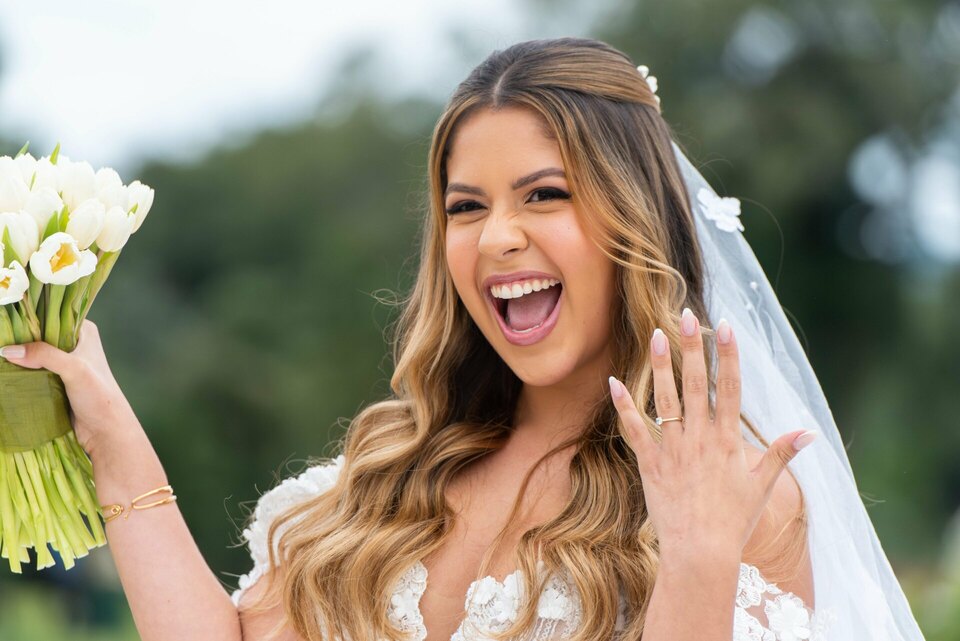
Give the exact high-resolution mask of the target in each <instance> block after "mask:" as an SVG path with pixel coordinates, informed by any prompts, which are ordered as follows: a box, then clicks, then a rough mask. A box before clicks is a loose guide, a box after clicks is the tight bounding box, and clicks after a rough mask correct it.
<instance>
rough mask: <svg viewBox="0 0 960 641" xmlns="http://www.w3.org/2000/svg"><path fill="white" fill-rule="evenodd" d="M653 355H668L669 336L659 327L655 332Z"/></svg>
mask: <svg viewBox="0 0 960 641" xmlns="http://www.w3.org/2000/svg"><path fill="white" fill-rule="evenodd" d="M653 353H654V354H657V355H658V356H663V355H664V354H666V353H667V335H666V334H664V333H663V330H662V329H660V328H659V327H658V328H656V329H655V330H653Z"/></svg>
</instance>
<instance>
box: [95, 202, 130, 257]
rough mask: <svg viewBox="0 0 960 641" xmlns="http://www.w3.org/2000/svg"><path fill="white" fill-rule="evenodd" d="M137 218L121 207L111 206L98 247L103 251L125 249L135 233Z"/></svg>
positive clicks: (98, 239) (105, 218) (98, 238)
mask: <svg viewBox="0 0 960 641" xmlns="http://www.w3.org/2000/svg"><path fill="white" fill-rule="evenodd" d="M135 222H136V218H135V217H134V215H133V214H128V213H127V211H126V210H125V209H122V208H121V207H111V208H110V209H108V210H107V214H106V216H105V217H104V219H103V229H102V230H101V231H100V235H99V236H97V247H99V248H100V249H102V250H103V251H108V252H116V251H120V250H121V249H123V246H124V245H126V244H127V241H128V240H129V239H130V234H132V233H133V225H134V223H135Z"/></svg>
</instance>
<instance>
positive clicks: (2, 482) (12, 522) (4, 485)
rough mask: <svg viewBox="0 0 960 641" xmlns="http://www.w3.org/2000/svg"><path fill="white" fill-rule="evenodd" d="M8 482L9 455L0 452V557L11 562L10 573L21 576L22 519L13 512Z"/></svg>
mask: <svg viewBox="0 0 960 641" xmlns="http://www.w3.org/2000/svg"><path fill="white" fill-rule="evenodd" d="M8 486H9V481H8V480H7V454H6V453H3V452H0V527H2V532H0V541H2V546H0V555H2V556H5V557H6V558H7V559H8V560H9V562H10V571H11V572H14V573H16V574H21V573H22V571H21V569H20V550H19V548H20V541H19V533H20V519H18V518H17V517H16V514H15V513H14V511H13V503H12V501H11V497H12V492H11V489H10V488H9V487H8Z"/></svg>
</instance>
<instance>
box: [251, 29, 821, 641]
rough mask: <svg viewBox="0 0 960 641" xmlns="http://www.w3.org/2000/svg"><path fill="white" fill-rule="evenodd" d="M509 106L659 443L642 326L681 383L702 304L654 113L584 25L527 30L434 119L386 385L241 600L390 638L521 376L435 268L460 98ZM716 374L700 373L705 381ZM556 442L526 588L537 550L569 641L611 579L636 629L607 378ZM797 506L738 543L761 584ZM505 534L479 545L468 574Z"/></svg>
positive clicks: (624, 470) (604, 623)
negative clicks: (258, 586)
mask: <svg viewBox="0 0 960 641" xmlns="http://www.w3.org/2000/svg"><path fill="white" fill-rule="evenodd" d="M506 106H515V107H516V106H519V107H525V108H527V109H530V110H532V111H533V112H535V113H537V114H539V115H540V116H542V120H543V124H544V132H545V133H546V134H547V135H548V136H549V137H551V138H552V139H554V140H556V141H557V143H558V144H559V147H560V153H561V155H562V158H563V164H564V169H565V171H566V174H567V176H568V180H569V183H570V185H571V191H572V194H573V195H574V200H575V202H579V209H578V212H579V213H580V215H584V213H585V212H589V217H587V219H586V220H584V223H585V224H586V225H587V228H588V229H589V230H590V231H591V232H592V234H591V238H592V239H593V241H594V242H595V243H596V244H597V246H598V247H600V248H601V249H602V250H603V252H604V253H605V254H606V255H607V256H608V257H609V258H610V260H612V261H614V262H615V263H616V265H617V269H616V287H617V291H618V294H619V296H618V299H619V304H618V306H617V309H615V310H611V313H612V318H611V324H612V340H613V341H614V347H613V350H612V351H613V354H614V359H615V362H614V370H613V374H615V375H616V376H617V377H618V378H619V379H620V380H622V381H623V382H624V383H625V385H626V386H627V388H628V389H629V390H630V391H631V393H632V394H633V396H634V398H635V399H637V405H638V407H640V408H641V410H643V409H644V408H645V410H646V414H647V416H646V417H645V420H646V423H647V425H648V427H649V429H650V431H651V433H652V434H654V436H655V438H656V439H657V440H659V438H660V428H659V427H658V426H657V425H656V423H655V422H654V421H653V419H652V418H651V417H655V416H656V409H655V405H654V400H653V376H652V370H651V367H650V363H649V359H648V356H647V353H646V349H647V345H648V340H647V339H648V337H649V336H650V335H651V334H652V332H653V330H654V328H656V327H661V328H662V329H663V330H664V331H665V332H666V333H667V335H668V337H669V338H670V344H671V346H672V349H673V350H674V352H675V353H674V355H673V363H674V368H675V372H674V375H675V378H676V381H677V385H678V389H680V388H681V380H682V379H681V376H680V365H681V363H682V358H681V356H680V354H679V351H678V349H677V347H678V346H679V344H680V341H679V336H678V333H677V327H678V322H679V310H681V309H682V308H683V307H690V309H691V310H693V311H694V313H695V314H696V315H697V316H698V317H699V318H701V319H707V317H708V316H707V310H706V306H705V304H704V298H703V272H702V260H701V254H700V247H699V244H698V241H697V235H696V232H695V227H694V220H693V217H692V214H691V208H690V203H689V202H688V199H687V193H686V189H685V186H684V183H683V180H682V178H681V173H680V170H679V167H678V166H677V163H676V161H675V157H674V153H673V150H672V148H671V139H672V138H671V132H670V128H669V126H668V125H667V123H666V122H665V121H664V120H663V118H662V117H661V114H660V108H659V104H658V103H657V101H656V99H655V97H654V94H653V93H652V92H651V89H650V87H649V86H648V85H647V83H646V82H645V80H644V79H643V77H642V76H641V75H640V73H639V72H638V71H637V68H636V65H635V64H634V63H633V62H632V61H631V60H630V58H629V57H628V56H627V55H626V54H624V53H622V52H620V51H619V50H617V49H615V48H613V47H611V46H610V45H608V44H606V43H604V42H600V41H597V40H591V39H582V38H558V39H551V40H533V41H527V42H521V43H518V44H515V45H513V46H510V47H508V48H506V49H504V50H501V51H495V52H493V53H492V54H491V55H490V56H489V57H488V58H487V59H486V60H484V61H483V62H482V63H481V64H480V65H479V66H477V67H476V68H475V69H474V70H473V71H472V72H471V73H470V75H469V76H468V77H467V78H466V80H464V81H463V82H462V83H461V84H460V85H459V86H458V87H457V89H456V91H455V93H454V94H453V96H452V97H451V99H450V102H449V104H448V105H447V107H446V108H445V110H444V111H443V113H442V114H441V116H440V119H439V121H438V122H437V124H436V127H435V128H434V131H433V137H432V142H431V146H430V151H429V167H428V181H429V185H428V194H427V196H428V203H427V204H426V207H425V212H424V213H425V216H424V221H423V227H422V237H421V244H420V262H419V269H418V274H417V278H416V282H415V283H414V285H413V289H412V291H411V292H409V294H408V295H407V296H406V297H402V298H401V299H400V300H399V301H398V302H397V304H398V305H399V306H400V307H401V313H400V315H399V316H398V318H397V321H396V323H395V324H394V325H393V326H392V328H391V342H392V350H393V358H394V363H395V371H394V373H393V376H392V378H391V380H390V385H391V389H392V392H393V394H392V395H391V397H390V398H388V399H387V400H383V401H380V402H376V403H373V404H372V405H370V406H368V407H366V408H365V409H363V410H362V411H361V412H360V413H359V414H358V415H357V416H356V417H355V418H353V419H352V421H351V422H350V425H349V428H348V430H347V433H346V435H345V437H344V439H343V443H342V448H343V453H344V454H345V456H346V462H345V464H344V467H343V469H342V470H341V472H340V476H339V478H338V481H337V483H336V485H335V486H334V487H333V488H332V489H330V490H329V491H328V492H325V493H323V494H322V495H320V496H316V497H313V498H311V499H309V500H307V501H305V502H303V503H301V504H298V505H296V506H294V507H292V508H290V509H289V510H287V511H286V512H285V513H284V514H282V515H281V516H279V517H278V518H277V519H276V520H275V521H274V522H273V524H272V525H271V526H270V528H269V533H268V546H267V547H268V550H269V551H270V559H269V563H270V571H269V572H268V574H267V577H269V578H268V579H266V580H267V581H268V586H267V589H266V590H265V592H263V593H262V594H261V598H260V599H259V600H257V602H256V603H254V604H252V605H251V606H250V609H251V610H262V609H267V608H270V607H272V606H274V605H276V604H279V603H281V602H282V603H283V604H284V610H285V612H286V615H287V617H288V618H289V622H290V624H292V626H293V628H294V630H295V631H296V632H297V633H298V634H299V635H300V636H302V637H303V638H304V639H306V640H307V641H320V639H328V640H330V639H334V638H337V637H339V638H344V637H345V635H349V637H350V638H351V639H353V641H374V640H378V639H391V640H399V639H403V638H404V636H403V634H402V633H401V631H399V630H397V629H396V628H394V627H393V626H392V625H391V623H390V621H389V619H388V616H387V607H388V604H389V601H390V592H391V589H392V586H393V585H394V584H395V582H396V581H397V580H398V579H399V578H400V576H401V575H402V574H403V573H404V572H405V571H406V570H408V569H409V567H410V566H411V565H412V564H413V563H415V562H416V561H417V560H420V559H423V558H424V557H426V556H427V555H428V554H430V553H431V552H433V551H435V550H437V549H438V548H440V547H441V546H442V545H443V544H444V543H445V541H446V539H447V536H448V534H449V533H450V532H451V531H452V525H453V521H454V513H453V512H452V510H451V508H450V507H449V506H448V504H447V502H446V500H445V496H446V493H445V492H446V489H447V487H448V485H449V484H450V482H451V479H453V478H454V477H455V475H456V474H457V472H458V471H459V470H461V469H462V468H464V467H465V466H466V465H468V464H469V463H471V462H473V461H475V460H476V459H478V458H480V457H482V456H484V455H485V454H488V453H490V452H492V451H494V450H496V449H498V448H500V447H501V446H502V445H503V444H504V443H505V442H506V440H507V437H508V436H509V434H510V431H511V423H512V418H513V415H514V410H515V408H516V403H517V398H518V395H519V393H520V389H521V386H522V381H521V380H520V379H519V378H518V377H517V376H516V375H515V374H514V373H513V372H512V371H511V370H510V369H509V367H507V365H506V364H505V363H504V361H503V360H502V359H501V358H500V356H499V355H498V354H497V353H496V352H495V351H494V349H493V348H492V347H491V345H490V344H489V343H488V342H487V341H486V339H485V338H484V336H483V335H482V334H481V332H480V331H479V329H478V328H477V326H476V325H475V324H474V322H473V319H472V318H471V317H470V315H469V314H468V312H467V310H466V308H465V307H464V306H463V304H462V302H461V301H460V300H459V297H458V295H457V291H456V289H455V288H454V284H453V281H452V279H451V277H450V274H449V272H448V270H447V266H446V257H445V242H444V239H445V229H446V217H445V212H444V202H443V193H444V189H445V187H446V182H447V175H446V168H445V163H446V159H447V155H448V153H449V143H450V141H451V140H452V135H453V133H454V131H455V129H456V127H457V124H458V123H459V122H461V121H462V120H463V119H464V118H465V117H466V116H467V115H469V114H470V113H472V112H475V111H477V110H482V109H492V110H497V109H500V108H502V107H506ZM702 331H703V333H704V337H705V339H706V338H711V339H712V337H714V336H715V332H714V330H712V329H710V328H706V327H704V328H703V330H702ZM709 351H710V350H706V352H707V354H706V357H707V359H708V362H707V365H708V367H707V371H708V372H709V371H711V367H710V366H711V361H712V358H711V356H710V353H709ZM715 384H716V382H715V381H713V380H711V381H710V388H711V391H712V390H713V389H715ZM741 418H742V419H743V421H744V424H745V425H746V426H747V427H748V428H749V430H750V431H751V432H752V433H753V434H754V436H755V437H756V438H757V439H758V441H759V442H760V443H762V444H763V445H764V446H765V447H769V443H768V442H767V441H766V440H765V439H764V438H763V437H762V436H761V434H760V433H759V431H758V430H757V429H756V427H755V426H754V425H753V424H752V423H751V422H750V421H749V420H748V419H747V418H746V417H745V416H743V415H741ZM570 446H574V450H573V451H574V455H573V457H572V460H571V461H570V468H569V469H570V478H571V483H572V489H571V496H570V499H569V502H568V503H567V505H566V506H565V507H564V509H563V510H562V511H561V512H560V513H559V514H557V515H556V516H555V517H554V518H553V519H551V520H550V521H549V522H547V523H543V524H542V525H539V526H537V527H534V528H532V529H530V530H528V531H526V532H525V533H524V534H523V535H522V538H521V541H520V544H519V546H518V549H517V551H516V554H517V564H518V568H519V569H520V571H521V576H522V580H523V581H524V584H525V586H526V587H527V590H525V593H526V594H538V593H539V592H540V590H541V589H542V588H543V586H544V581H545V578H546V577H545V576H541V575H538V573H537V571H536V564H537V559H538V558H539V559H542V560H543V562H544V563H545V566H546V568H547V569H548V570H550V571H557V572H560V571H564V570H566V571H569V572H570V575H571V576H572V579H573V581H574V583H575V586H576V588H577V590H578V591H579V593H580V597H581V601H582V619H581V625H580V628H579V629H578V631H577V634H576V636H575V637H574V639H575V641H587V640H594V639H601V638H611V637H613V636H614V624H615V621H616V619H617V612H618V597H619V594H618V593H619V591H620V590H622V591H623V595H624V597H625V598H626V602H627V607H628V610H627V624H628V627H627V629H626V631H625V635H626V637H628V638H640V635H641V632H642V630H643V624H644V619H645V616H646V612H647V607H648V604H649V599H650V595H651V591H652V589H653V585H654V581H655V578H656V576H657V570H658V561H659V551H658V542H657V539H656V536H655V533H654V530H653V527H652V525H651V523H650V521H649V520H648V518H647V510H646V505H645V502H644V494H643V483H642V481H641V478H640V474H639V471H638V466H637V461H636V458H635V455H634V453H633V451H632V450H631V448H630V447H629V446H628V444H627V442H626V440H625V439H624V437H623V434H622V425H621V423H620V420H619V417H618V414H617V412H616V409H615V407H614V406H613V404H612V402H611V400H610V398H609V395H605V396H604V397H603V398H601V399H600V400H599V401H598V402H597V403H596V404H595V406H594V407H593V408H592V412H591V415H590V418H589V420H588V421H587V423H586V424H585V425H584V426H583V429H582V431H581V432H580V433H579V434H577V435H576V436H574V437H571V438H570V439H568V440H567V441H565V442H563V443H561V444H560V445H558V446H557V447H556V448H554V449H552V450H550V451H549V452H547V453H546V454H544V456H543V457H542V458H541V459H540V462H542V461H544V460H545V459H546V458H547V457H548V456H550V455H552V454H554V453H556V452H559V451H560V450H562V449H565V448H567V447H570ZM322 460H324V459H313V460H312V461H311V462H313V463H319V462H322ZM532 471H533V470H532V469H531V471H530V472H528V473H527V475H526V477H525V479H524V483H523V486H522V489H521V492H520V493H519V495H518V497H517V499H516V501H515V502H514V505H513V511H512V515H514V514H516V512H517V509H518V507H519V505H520V496H521V495H522V493H523V491H524V489H525V488H526V485H527V482H528V481H529V479H530V474H531V472H532ZM768 508H769V504H768ZM510 520H512V519H508V522H509V521H510ZM796 520H797V521H799V522H800V524H801V527H800V529H798V530H796V532H797V534H796V536H795V537H793V539H792V540H791V541H787V542H786V543H783V542H779V543H778V545H777V546H776V547H772V546H767V547H768V549H766V550H762V551H757V552H756V554H757V556H756V557H754V558H752V559H749V560H748V559H747V557H745V558H744V560H745V562H750V561H752V562H753V563H754V564H758V565H759V564H763V567H764V568H765V576H766V578H767V579H768V580H770V581H773V582H779V580H780V578H781V577H780V575H779V570H778V567H783V568H789V567H796V561H795V559H797V558H799V556H800V555H802V554H803V550H804V543H805V539H806V525H805V524H806V520H805V518H804V510H803V508H802V503H801V510H800V512H799V513H798V514H797V515H796ZM284 523H289V526H288V529H287V530H286V531H285V532H283V535H282V536H281V537H280V540H279V557H280V558H279V559H278V558H276V555H275V554H274V551H273V539H274V537H275V535H276V533H277V528H278V527H280V526H281V524H284ZM785 529H786V528H784V530H785ZM503 535H504V532H501V533H500V537H498V539H497V541H496V542H495V543H494V545H492V546H491V550H490V551H488V552H487V555H486V556H485V558H484V561H483V563H482V565H481V568H480V570H479V571H478V574H477V576H478V578H479V577H481V576H483V575H484V572H485V569H486V566H487V564H488V562H489V559H490V557H491V555H492V549H493V548H495V547H496V545H497V544H498V543H499V541H500V540H501V539H502V538H503ZM761 557H762V558H761ZM275 569H280V570H281V572H274V571H273V570H275ZM536 607H537V601H536V599H526V601H525V603H524V604H522V605H521V610H520V612H519V614H518V618H517V621H516V623H515V624H514V625H513V626H512V627H511V628H510V629H508V630H506V631H505V632H504V633H503V634H502V635H500V637H499V638H503V639H506V638H521V637H522V636H523V635H524V634H525V633H526V632H529V631H530V630H531V629H532V626H533V624H534V623H535V622H536V618H537V613H536ZM278 629H279V626H278Z"/></svg>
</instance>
